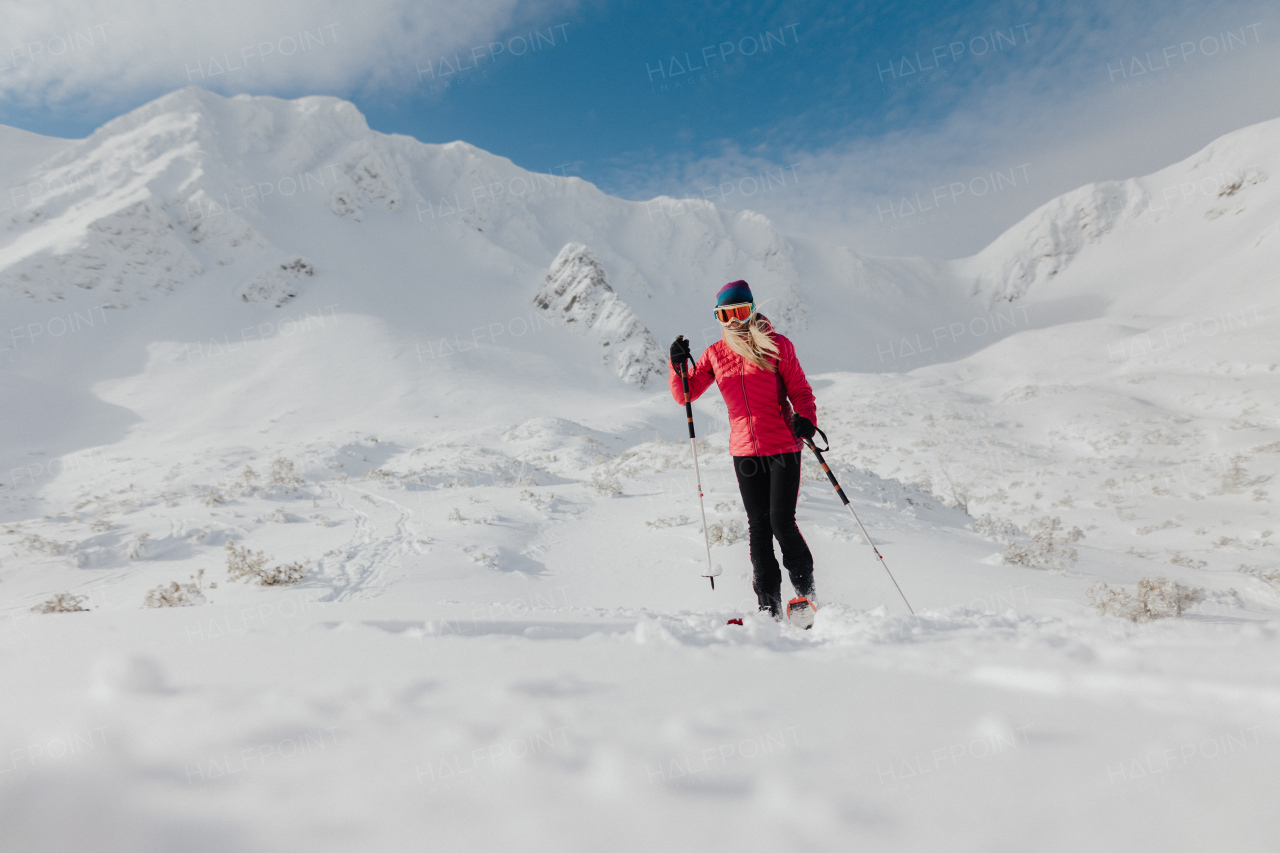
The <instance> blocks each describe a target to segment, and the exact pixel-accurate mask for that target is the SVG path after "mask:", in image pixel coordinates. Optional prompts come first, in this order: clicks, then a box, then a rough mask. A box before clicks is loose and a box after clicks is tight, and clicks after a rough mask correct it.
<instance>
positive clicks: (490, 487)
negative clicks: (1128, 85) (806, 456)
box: [0, 89, 1280, 851]
mask: <svg viewBox="0 0 1280 853" xmlns="http://www.w3.org/2000/svg"><path fill="white" fill-rule="evenodd" d="M2 130H3V131H4V140H0V141H5V140H12V141H13V145H12V146H11V148H10V149H9V150H8V152H6V154H5V155H4V158H6V159H0V171H3V172H4V174H5V176H6V177H7V178H8V179H9V183H10V184H11V185H13V186H24V187H33V186H38V191H34V190H28V196H30V197H29V198H26V199H25V200H24V199H23V198H21V197H19V198H18V199H17V201H18V203H17V205H16V206H15V208H14V209H13V210H11V211H0V217H3V219H0V223H2V224H3V228H4V230H3V231H2V232H0V305H3V311H4V318H5V320H6V322H4V323H2V324H0V326H2V327H3V329H4V331H3V337H0V347H3V351H2V352H0V393H2V394H3V395H4V399H5V400H6V402H7V403H8V405H6V406H4V407H0V482H3V488H0V522H2V523H0V593H3V605H4V606H3V612H0V659H2V660H3V664H2V665H3V668H4V669H3V673H4V676H5V679H6V683H7V684H10V685H17V687H16V688H15V689H14V690H13V691H12V696H13V697H14V698H13V700H12V701H10V702H7V703H6V704H5V706H4V710H3V711H0V735H3V737H4V738H5V740H6V742H7V745H6V744H0V755H6V756H8V758H7V759H0V815H2V816H3V822H2V825H3V827H4V829H3V830H0V833H3V837H4V840H5V846H7V847H12V848H14V849H22V850H66V849H80V848H85V849H87V848H92V849H101V850H113V849H120V850H130V851H136V850H171V849H184V850H187V849H190V850H201V849H205V848H208V849H215V848H216V849H237V850H250V851H252V850H307V851H317V850H335V851H338V850H341V851H348V850H366V849H367V850H418V849H422V846H423V844H424V843H443V844H448V843H450V842H458V843H468V844H472V845H474V844H475V843H476V842H477V841H480V842H482V843H483V844H485V846H498V845H505V846H507V847H510V848H512V849H535V850H542V849H546V850H556V851H564V850H584V851H585V850H599V849H615V848H618V849H637V850H639V849H647V848H649V847H652V846H656V845H661V846H663V847H666V848H669V847H674V848H676V849H682V850H683V849H748V850H755V849H761V850H763V849H779V848H782V849H814V850H847V849H849V848H850V846H857V847H859V848H866V849H872V850H926V849H930V850H931V849H973V850H988V849H1019V850H1030V849H1035V850H1062V851H1076V850H1081V849H1100V850H1111V849H1115V850H1121V849H1124V850H1136V849H1147V848H1155V847H1159V848H1160V849H1175V850H1181V849H1185V850H1198V849H1217V848H1219V847H1221V848H1223V849H1266V848H1267V844H1269V843H1270V839H1272V838H1273V837H1274V834H1275V830H1276V829H1278V828H1280V827H1278V826H1277V824H1276V819H1275V818H1274V817H1273V816H1272V815H1271V813H1270V812H1269V811H1268V810H1265V809H1259V808H1258V807H1257V806H1256V803H1257V799H1258V796H1259V792H1262V793H1263V794H1265V793H1266V792H1267V791H1268V790H1269V788H1268V786H1269V785H1271V783H1270V781H1269V779H1270V776H1271V767H1272V766H1274V762H1275V759H1276V758H1277V743H1278V742H1280V741H1278V740H1277V738H1278V737H1280V730H1278V729H1277V727H1276V725H1275V723H1274V716H1275V715H1274V709H1275V707H1276V704H1277V697H1280V671H1278V669H1277V666H1276V661H1277V660H1280V657H1277V655H1276V643H1277V636H1278V635H1277V624H1276V614H1277V608H1278V607H1280V575H1277V570H1280V559H1277V555H1276V553H1275V544H1274V539H1275V534H1274V531H1273V528H1274V526H1275V523H1276V520H1275V517H1274V501H1273V499H1272V494H1271V490H1272V489H1274V479H1275V477H1276V475H1277V474H1280V471H1278V470H1277V468H1278V467H1280V453H1278V452H1277V448H1280V411H1277V404H1278V403H1280V393H1278V392H1280V388H1278V387H1277V366H1276V364H1277V362H1280V359H1277V357H1276V350H1275V344H1274V341H1275V339H1276V337H1277V334H1276V332H1277V329H1276V324H1277V320H1276V318H1277V316H1278V315H1280V305H1278V304H1277V302H1278V301H1280V300H1278V299H1277V298H1276V296H1274V295H1273V294H1274V293H1275V287H1274V282H1275V274H1274V272H1273V270H1275V269H1277V264H1276V262H1277V260H1280V257H1278V255H1280V240H1278V239H1277V234H1280V231H1277V228H1280V225H1277V223H1278V222H1280V209H1278V208H1277V205H1278V204H1280V198H1278V195H1280V182H1277V181H1276V180H1272V179H1270V176H1271V175H1272V174H1273V173H1274V172H1275V171H1276V169H1277V168H1280V163H1275V162H1274V160H1275V156H1276V155H1275V154H1273V153H1272V152H1274V151H1276V150H1277V145H1276V142H1277V141H1278V140H1277V137H1280V123H1277V122H1269V123H1265V124H1261V125H1257V126H1254V127H1250V128H1245V129H1242V130H1241V131H1239V132H1237V133H1234V134H1231V135H1229V136H1227V137H1224V138H1223V139H1221V140H1218V141H1216V142H1215V143H1213V145H1211V146H1209V147H1208V148H1206V149H1205V151H1202V152H1199V153H1197V154H1196V155H1194V156H1192V157H1191V158H1188V159H1187V160H1186V161H1184V162H1183V163H1179V164H1175V165H1173V166H1170V167H1169V168H1167V169H1165V170H1162V171H1161V172H1159V173H1156V174H1155V175H1151V176H1146V177H1143V178H1137V179H1134V180H1131V181H1125V182H1117V183H1114V184H1107V185H1098V186H1090V187H1084V188H1081V189H1080V190H1077V191H1075V192H1073V193H1070V194H1068V195H1066V196H1063V197H1062V198H1060V199H1057V200H1055V201H1053V202H1051V203H1050V204H1048V205H1045V206H1044V207H1042V208H1040V209H1039V210H1037V211H1034V212H1032V213H1031V214H1030V215H1029V216H1028V217H1027V218H1026V219H1024V220H1023V222H1021V223H1019V224H1018V225H1017V226H1015V227H1014V228H1012V229H1010V230H1009V231H1008V232H1007V233H1006V234H1004V235H1003V236H1002V237H1001V238H1000V239H999V240H997V241H996V242H995V243H993V244H992V245H991V246H990V247H988V248H987V249H986V250H984V251H983V252H982V253H980V254H978V255H977V256H975V257H973V258H967V259H961V260H957V261H952V262H939V261H924V260H921V259H896V258H873V257H867V256H863V255H860V254H858V253H856V252H855V251H853V250H851V249H848V248H845V247H835V246H827V245H820V244H816V243H814V242H813V241H809V240H805V239H802V238H790V237H787V236H785V235H782V234H780V233H779V232H777V231H776V229H774V228H773V226H772V225H771V224H770V223H769V222H768V221H767V220H766V219H764V218H763V217H761V216H759V215H757V214H754V213H751V212H731V211H723V210H717V209H715V208H713V207H711V206H709V205H688V204H687V203H684V202H680V201H678V200H673V199H659V200H655V201H653V202H650V203H648V204H643V203H633V202H627V201H623V200H619V199H614V198H610V197H608V196H607V195H605V194H603V193H601V192H600V191H599V190H598V189H596V188H595V187H593V186H591V185H590V184H587V183H585V182H583V181H581V180H578V179H574V178H560V177H555V176H547V175H534V174H532V173H529V172H526V171H524V170H521V169H519V168H518V167H516V166H515V165H514V164H512V163H510V162H509V161H506V160H504V159H502V158H499V157H495V156H493V155H490V154H488V153H486V152H483V151H480V150H478V149H476V148H474V147H471V146H468V145H466V144H464V143H451V144H449V145H425V144H422V143H420V142H417V141H415V140H412V139H408V138H404V137H394V136H385V135H382V134H377V133H374V132H372V131H370V130H369V129H368V127H367V126H366V125H365V123H364V120H363V118H362V117H361V116H360V115H359V113H358V112H357V111H356V110H355V109H354V107H352V106H351V105H350V104H347V103H345V102H342V101H338V100H335V99H331V98H318V97H317V98H303V99H300V100H297V101H280V100H276V99H270V98H247V97H238V98H231V99H225V98H221V97H218V96H215V95H211V94H209V93H206V92H202V91H200V90H196V89H186V90H182V91H179V92H175V93H173V94H171V95H168V96H166V97H164V98H161V99H159V100H158V101H156V102H154V103H152V104H149V105H147V106H145V107H142V108H141V109H139V110H136V111H134V112H133V113H130V114H128V115H125V116H122V117H120V118H118V119H116V120H115V121H113V122H111V123H109V124H107V125H105V126H104V127H103V128H101V129H100V130H99V131H98V132H97V133H95V134H93V135H92V136H90V137H89V138H87V139H85V140H79V141H64V140H44V139H41V138H33V137H31V135H29V134H23V133H22V132H20V131H12V130H10V129H2ZM1210 178H1212V179H1213V180H1209V179H1210ZM1188 186H1190V188H1189V189H1184V188H1187V187H1188ZM1170 187H1172V188H1173V189H1172V190H1170V189H1168V188H1170ZM739 277H742V278H746V279H747V280H748V281H750V282H751V283H752V286H753V289H754V290H755V292H756V294H757V297H758V298H759V299H760V300H761V301H765V300H770V301H768V302H767V304H766V306H765V309H764V310H765V311H766V313H768V314H769V315H770V316H771V317H772V318H773V319H775V320H776V321H778V322H779V324H780V325H781V326H782V327H783V328H784V329H785V330H786V331H787V333H788V334H789V335H791V336H792V337H793V338H794V339H795V341H796V343H797V347H798V349H799V352H800V355H801V357H802V360H803V361H804V363H805V365H806V367H807V368H808V370H809V372H810V377H811V379H812V380H813V384H814V386H815V390H816V392H817V395H818V399H819V405H820V411H819V422H820V424H821V425H823V426H824V428H825V429H826V430H827V432H828V433H829V434H830V435H831V438H832V440H833V445H834V446H833V450H832V452H831V453H830V455H829V458H830V459H831V460H832V461H833V463H834V465H833V467H834V469H835V470H836V471H837V473H838V475H839V476H840V478H841V481H842V483H844V485H845V487H846V489H847V491H848V492H849V494H850V497H851V499H852V500H853V502H854V506H855V508H856V509H857V511H858V513H859V515H860V517H861V518H862V519H863V521H864V522H865V524H866V526H867V528H868V529H869V530H870V531H871V533H872V535H873V536H875V537H876V540H877V544H878V545H879V546H880V548H881V550H882V552H883V553H884V554H885V557H886V561H887V562H888V564H889V566H890V568H892V569H893V571H894V572H895V575H896V576H897V578H898V580H899V581H900V582H901V584H902V587H903V589H904V591H905V592H906V594H907V596H908V597H909V598H910V599H911V602H912V604H913V606H914V608H915V611H916V615H915V616H911V615H909V614H907V613H906V612H905V610H904V608H903V607H902V605H901V602H900V601H899V600H898V599H897V595H896V593H895V592H894V589H893V587H892V585H891V584H890V583H889V581H888V579H887V578H886V577H885V575H884V573H883V572H882V571H881V570H880V568H879V567H878V566H877V565H876V563H875V561H874V560H873V559H872V558H871V557H870V551H869V549H867V548H866V546H865V544H864V543H863V542H862V541H861V538H860V536H859V534H858V533H857V529H856V526H855V524H854V522H853V519H852V518H851V517H850V516H849V515H848V513H847V512H845V511H844V510H843V508H842V507H841V506H840V504H839V502H838V501H837V500H836V498H835V496H834V495H833V494H832V492H831V489H830V487H829V486H828V485H827V484H826V479H825V477H824V476H823V475H822V474H821V472H820V471H819V470H818V469H817V467H816V465H814V464H813V463H809V464H808V467H807V469H806V478H805V483H804V485H803V487H802V491H801V504H800V512H799V516H800V524H801V527H802V529H803V530H804V532H805V534H806V536H807V538H808V540H809V542H810V544H811V547H812V548H813V550H814V552H815V556H816V558H817V562H818V565H817V570H816V578H817V584H818V589H819V593H820V596H821V600H822V601H823V603H824V606H823V608H822V610H820V611H819V613H818V619H817V623H816V625H815V628H814V629H813V631H812V632H808V633H804V632H799V631H796V630H794V629H792V628H791V627H789V626H779V625H775V624H773V623H772V622H770V621H768V620H763V619H759V618H752V617H751V616H750V611H751V610H752V609H753V597H752V594H751V591H750V584H749V578H748V576H747V567H748V563H747V552H746V543H745V541H744V539H743V538H742V531H743V525H744V522H745V518H744V514H743V511H742V508H741V504H740V501H739V499H738V497H737V491H736V485H735V482H734V480H733V473H732V468H731V466H730V464H729V460H728V457H727V446H728V441H727V438H728V437H727V432H726V424H725V418H724V408H723V405H722V404H721V403H720V401H719V400H718V398H717V397H716V395H715V394H714V393H712V394H709V395H708V396H707V397H704V398H703V400H702V401H699V403H698V404H696V409H697V419H696V420H697V427H698V431H699V435H700V458H701V459H702V461H703V466H704V467H703V479H704V485H705V486H706V488H707V512H708V521H709V522H710V523H711V524H710V526H711V529H712V530H713V531H714V532H715V533H716V540H717V541H716V543H715V545H714V546H713V551H714V553H715V558H716V560H717V561H718V562H722V563H723V564H724V565H725V567H726V572H725V575H724V576H723V579H722V581H721V582H720V583H718V584H717V589H716V590H715V591H714V592H713V591H711V590H710V589H709V588H708V586H707V584H706V582H705V580H704V579H703V578H701V577H700V572H701V571H702V563H701V562H700V558H699V554H700V553H702V533H701V530H700V526H699V524H698V522H697V521H695V519H697V517H698V506H697V499H696V494H695V491H694V482H693V477H692V472H691V470H690V460H689V448H688V442H687V438H686V436H685V432H684V429H685V427H684V418H683V411H682V409H681V408H680V407H679V406H677V405H675V404H674V402H673V401H672V400H671V398H670V396H669V394H668V393H667V390H666V388H665V385H664V382H663V381H662V375H661V373H660V372H658V373H656V374H655V372H654V371H653V368H654V367H656V366H657V364H658V363H659V362H660V360H661V358H662V353H663V351H664V348H665V345H666V343H667V342H668V341H669V340H670V339H671V338H672V337H674V336H675V334H677V333H683V334H685V335H686V336H688V337H689V338H690V339H691V340H692V341H693V342H694V346H695V350H697V349H700V348H701V346H703V345H705V343H707V342H709V341H710V340H711V339H712V335H713V334H714V331H715V330H714V326H713V323H712V321H711V318H710V314H709V303H710V300H711V296H712V295H713V294H714V292H715V290H716V289H717V288H718V287H719V285H720V284H722V283H723V282H724V281H728V280H731V279H734V278H739ZM605 344H608V346H607V347H606V346H605ZM966 510H967V511H966ZM1055 519H1056V521H1054V520H1055ZM1054 524H1057V525H1058V526H1057V527H1056V529H1054V530H1053V531H1052V532H1050V533H1048V534H1046V532H1045V531H1048V530H1050V528H1053V525H1054ZM1073 528H1079V530H1080V532H1081V533H1082V534H1083V538H1076V537H1074V536H1073V535H1072V534H1071V533H1070V531H1071V530H1072V529H1073ZM1037 532H1039V534H1040V536H1039V539H1038V540H1037V539H1036V536H1037ZM1046 535H1048V536H1049V537H1051V538H1052V539H1053V543H1052V544H1053V546H1054V548H1055V550H1054V551H1053V552H1049V551H1047V550H1045V544H1046V541H1047V540H1046ZM228 544H230V545H231V546H233V547H234V548H240V549H249V551H251V552H258V551H260V552H262V556H263V558H264V559H265V561H266V562H265V563H264V567H266V568H271V567H275V566H286V565H288V564H290V563H293V562H297V563H299V564H301V566H302V567H303V569H304V570H305V577H304V578H303V580H302V581H301V582H299V583H297V584H294V585H283V586H262V585H255V584H251V583H246V582H244V581H238V582H237V581H234V580H233V579H232V574H231V572H230V571H229V560H228ZM1071 549H1074V551H1075V552H1076V554H1075V559H1072V558H1071V557H1070V556H1069V552H1070V550H1071ZM1019 555H1021V556H1019ZM250 556H252V555H250ZM231 562H234V561H231ZM1055 564H1056V565H1057V566H1058V567H1057V568H1054V567H1052V566H1053V565H1055ZM200 572H203V575H202V576H201V575H198V573H200ZM193 576H196V577H198V578H199V580H198V581H190V582H191V583H199V584H200V585H201V586H202V587H203V588H202V589H201V590H200V591H199V592H198V593H193V598H194V599H195V600H197V601H200V602H201V603H199V605H198V606H193V607H181V608H159V609H153V608H143V607H142V606H141V605H142V603H143V600H144V597H145V596H146V595H147V594H148V593H149V592H150V591H152V590H154V589H156V588H157V587H166V586H168V585H169V584H173V583H188V582H189V580H188V579H189V578H192V577H193ZM1151 576H1161V577H1168V578H1171V579H1174V580H1177V581H1179V582H1181V583H1184V584H1187V585H1190V586H1193V587H1197V588H1200V589H1203V590H1204V591H1205V592H1204V597H1203V599H1202V600H1201V601H1200V602H1199V603H1198V604H1196V605H1195V606H1194V607H1193V608H1192V609H1191V610H1190V611H1189V612H1188V613H1186V614H1185V615H1183V616H1182V617H1181V618H1178V619H1165V620H1160V621H1158V622H1153V623H1150V624H1134V623H1132V622H1128V621H1125V620H1121V619H1116V618H1107V617H1102V616H1099V615H1097V614H1096V613H1095V612H1094V611H1093V610H1092V609H1091V608H1090V607H1089V597H1088V594H1087V592H1088V590H1089V588H1090V587H1091V586H1093V585H1094V584H1095V583H1097V582H1099V581H1103V582H1106V583H1109V584H1113V585H1116V584H1118V585H1122V586H1125V587H1127V588H1129V589H1133V588H1134V587H1135V585H1136V584H1137V582H1138V581H1139V579H1141V578H1143V577H1151ZM215 584H216V586H215ZM57 593H72V594H77V595H83V596H84V599H83V606H84V607H85V608H87V612H74V613H63V614H35V613H32V612H31V610H30V608H31V607H32V606H33V605H37V604H39V603H40V602H43V601H46V600H47V599H49V598H50V596H52V595H54V594H57ZM738 615H746V616H747V619H746V620H745V621H746V624H745V625H743V626H742V627H740V628H739V627H737V626H727V625H725V621H726V619H727V618H728V617H729V616H738ZM426 839H429V840H430V841H426Z"/></svg>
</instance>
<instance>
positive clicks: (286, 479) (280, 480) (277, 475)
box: [267, 456, 306, 488]
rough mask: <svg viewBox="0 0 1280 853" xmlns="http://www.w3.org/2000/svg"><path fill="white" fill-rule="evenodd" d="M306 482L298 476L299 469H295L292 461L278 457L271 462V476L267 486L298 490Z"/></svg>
mask: <svg viewBox="0 0 1280 853" xmlns="http://www.w3.org/2000/svg"><path fill="white" fill-rule="evenodd" d="M304 482H306V481H305V480H303V479H302V477H301V476H299V475H298V469H297V468H295V467H294V465H293V460H292V459H285V458H284V457H283V456H277V457H276V458H275V459H273V460H271V474H270V475H269V476H268V479H267V485H269V486H288V487H290V488H296V487H298V486H301V485H302V484H303V483H304Z"/></svg>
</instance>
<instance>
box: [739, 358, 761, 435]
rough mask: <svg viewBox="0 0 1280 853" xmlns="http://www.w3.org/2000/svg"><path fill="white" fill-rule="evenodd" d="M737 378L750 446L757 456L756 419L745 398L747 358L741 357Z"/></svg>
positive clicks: (748, 401) (749, 402)
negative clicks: (739, 384) (740, 388)
mask: <svg viewBox="0 0 1280 853" xmlns="http://www.w3.org/2000/svg"><path fill="white" fill-rule="evenodd" d="M739 357H740V358H741V356H739ZM738 378H739V379H740V380H741V381H742V404H743V405H744V406H746V407H747V431H748V432H750V433H751V446H752V447H754V448H755V449H756V456H759V455H760V442H758V441H756V420H755V418H754V417H753V416H752V415H751V401H750V400H748V399H747V360H746V359H745V358H744V359H742V367H741V372H739V373H738Z"/></svg>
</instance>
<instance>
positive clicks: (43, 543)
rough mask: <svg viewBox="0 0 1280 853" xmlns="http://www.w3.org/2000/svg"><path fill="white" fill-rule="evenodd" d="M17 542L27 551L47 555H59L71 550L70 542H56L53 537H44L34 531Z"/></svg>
mask: <svg viewBox="0 0 1280 853" xmlns="http://www.w3.org/2000/svg"><path fill="white" fill-rule="evenodd" d="M18 544H20V545H22V546H23V547H24V548H26V549H27V550H28V551H32V552H34V553H37V554H44V555H46V556H49V557H60V556H62V555H63V554H65V553H67V552H68V551H70V550H71V543H69V542H57V541H55V540H53V539H45V538H44V537H43V536H40V535H39V534H36V533H28V534H27V535H26V536H23V537H22V541H21V542H19V543H18Z"/></svg>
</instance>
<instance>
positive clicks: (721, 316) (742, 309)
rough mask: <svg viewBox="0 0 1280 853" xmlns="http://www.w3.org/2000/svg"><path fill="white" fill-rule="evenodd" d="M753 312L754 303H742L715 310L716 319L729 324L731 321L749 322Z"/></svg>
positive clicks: (754, 308)
mask: <svg viewBox="0 0 1280 853" xmlns="http://www.w3.org/2000/svg"><path fill="white" fill-rule="evenodd" d="M755 310H756V306H755V303H754V302H744V303H742V304H741V305H726V306H724V307H723V308H717V309H716V319H717V320H719V321H720V322H721V323H729V322H732V321H733V320H739V321H741V320H749V319H751V315H752V314H753V313H755Z"/></svg>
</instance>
